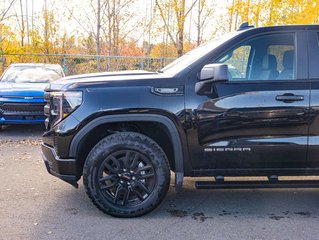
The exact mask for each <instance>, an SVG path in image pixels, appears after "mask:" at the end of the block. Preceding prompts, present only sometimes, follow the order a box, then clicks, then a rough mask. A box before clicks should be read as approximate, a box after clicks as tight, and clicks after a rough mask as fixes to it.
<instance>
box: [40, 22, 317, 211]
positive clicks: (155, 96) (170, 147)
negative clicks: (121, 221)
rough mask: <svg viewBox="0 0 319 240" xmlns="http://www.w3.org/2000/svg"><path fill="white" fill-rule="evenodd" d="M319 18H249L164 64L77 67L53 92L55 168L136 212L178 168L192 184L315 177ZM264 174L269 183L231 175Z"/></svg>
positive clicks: (47, 153)
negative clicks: (279, 21)
mask: <svg viewBox="0 0 319 240" xmlns="http://www.w3.org/2000/svg"><path fill="white" fill-rule="evenodd" d="M318 38H319V25H304V26H277V27H261V28H253V27H250V26H248V25H247V24H243V25H242V26H241V27H240V29H239V30H238V31H236V32H232V33H229V34H227V35H225V36H223V37H221V38H218V39H216V40H214V41H212V42H210V43H208V44H205V45H203V46H200V47H198V48H197V49H195V50H192V51H190V52H189V53H187V54H185V55H183V56H182V57H180V58H178V59H177V60H175V61H174V62H172V63H171V64H169V65H168V66H166V67H165V68H163V69H162V70H161V71H158V72H147V71H125V72H107V73H97V74H88V75H78V76H71V77H68V78H66V79H64V80H59V81H56V82H53V83H52V84H51V85H50V87H49V88H48V89H47V90H46V94H45V99H46V101H47V105H46V106H45V109H44V111H45V114H46V116H47V119H46V128H47V131H46V132H45V133H44V135H43V144H42V153H43V158H44V162H45V164H46V167H47V170H48V172H49V173H51V174H53V175H54V176H56V177H58V178H60V179H62V180H64V181H66V182H68V183H70V184H72V185H73V186H75V187H77V181H78V180H79V179H80V178H81V176H83V182H84V186H85V188H86V191H87V194H88V196H89V197H90V198H91V199H92V201H93V203H94V204H95V205H96V206H97V207H98V208H99V209H100V210H102V211H103V212H105V213H107V214H110V215H112V216H117V217H136V216H140V215H143V214H146V213H148V212H150V211H151V210H153V209H154V208H155V207H156V206H158V205H159V203H160V202H161V201H162V199H163V198H164V196H165V194H166V192H167V190H168V188H169V183H170V174H171V172H174V173H175V187H176V190H177V191H179V190H180V189H181V187H182V184H183V178H184V176H191V177H203V176H205V177H212V178H213V177H214V181H209V182H208V181H206V182H205V181H198V182H196V187H197V188H202V189H203V188H204V189H205V188H238V187H247V188H255V187H319V181H315V180H309V181H300V180H289V181H288V180H286V181H284V180H281V178H280V179H279V178H278V177H281V176H309V175H315V176H319V157H318V156H319V41H318ZM228 176H265V177H267V178H268V180H269V181H248V182H244V181H240V182H231V181H226V179H224V177H228Z"/></svg>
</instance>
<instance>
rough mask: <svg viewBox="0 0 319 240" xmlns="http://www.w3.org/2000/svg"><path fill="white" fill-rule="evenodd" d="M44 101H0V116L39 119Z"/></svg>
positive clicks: (15, 118)
mask: <svg viewBox="0 0 319 240" xmlns="http://www.w3.org/2000/svg"><path fill="white" fill-rule="evenodd" d="M43 107H44V103H8V102H0V116H1V117H4V119H5V120H41V119H43V118H44V113H43Z"/></svg>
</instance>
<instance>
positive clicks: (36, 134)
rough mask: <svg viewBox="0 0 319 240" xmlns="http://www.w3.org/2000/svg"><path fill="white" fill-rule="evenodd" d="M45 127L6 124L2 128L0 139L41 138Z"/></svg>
mask: <svg viewBox="0 0 319 240" xmlns="http://www.w3.org/2000/svg"><path fill="white" fill-rule="evenodd" d="M44 131H45V127H44V125H42V124H39V125H5V126H2V129H1V130H0V140H15V139H19V140H20V139H25V138H41V136H42V134H43V132H44Z"/></svg>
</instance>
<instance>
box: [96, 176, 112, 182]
mask: <svg viewBox="0 0 319 240" xmlns="http://www.w3.org/2000/svg"><path fill="white" fill-rule="evenodd" d="M113 179H114V175H109V176H106V177H102V178H100V179H99V182H105V181H109V180H113Z"/></svg>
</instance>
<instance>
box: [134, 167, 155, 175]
mask: <svg viewBox="0 0 319 240" xmlns="http://www.w3.org/2000/svg"><path fill="white" fill-rule="evenodd" d="M151 169H152V166H144V167H141V168H138V169H137V171H136V173H137V174H139V173H140V172H143V171H147V170H151Z"/></svg>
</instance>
